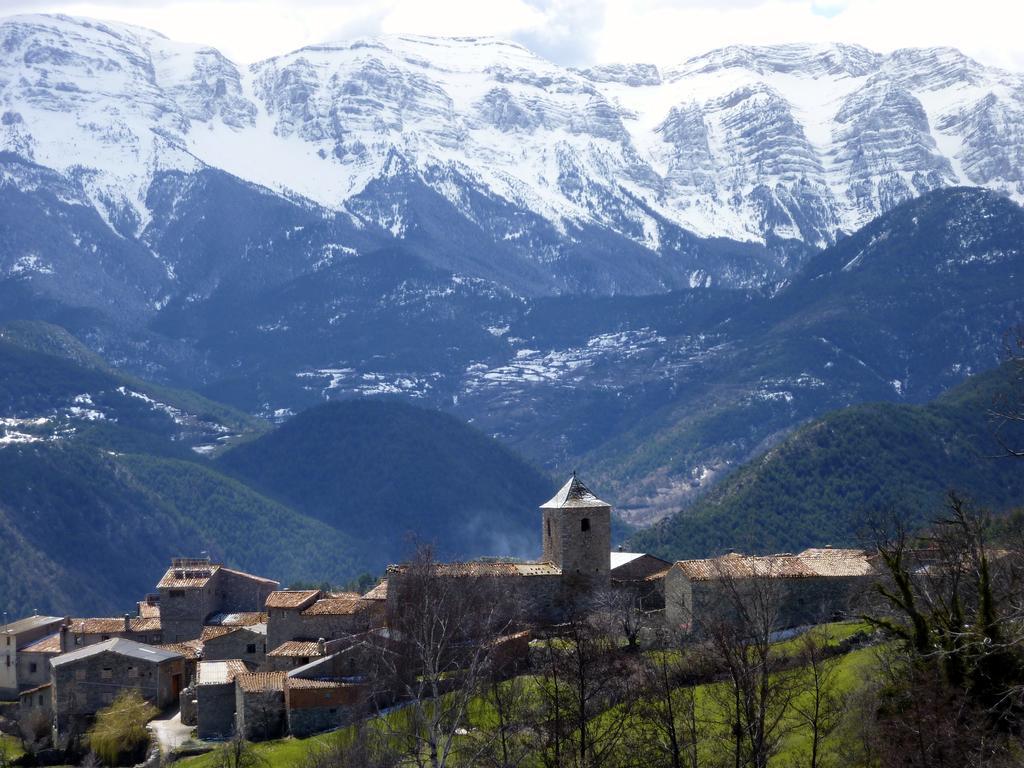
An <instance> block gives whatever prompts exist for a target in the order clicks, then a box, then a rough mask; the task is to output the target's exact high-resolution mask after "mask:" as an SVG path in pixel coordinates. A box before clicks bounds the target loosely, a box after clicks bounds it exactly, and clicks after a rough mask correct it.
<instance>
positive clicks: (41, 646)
mask: <svg viewBox="0 0 1024 768" xmlns="http://www.w3.org/2000/svg"><path fill="white" fill-rule="evenodd" d="M18 653H60V632H54V633H53V634H52V635H47V636H46V637H44V638H42V639H41V640H36V641H35V642H34V643H31V644H29V645H26V646H25V647H24V648H21V649H19V651H18Z"/></svg>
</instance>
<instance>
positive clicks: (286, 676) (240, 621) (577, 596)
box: [0, 474, 874, 738]
mask: <svg viewBox="0 0 1024 768" xmlns="http://www.w3.org/2000/svg"><path fill="white" fill-rule="evenodd" d="M611 516H612V507H611V505H610V504H608V503H607V502H605V501H602V500H601V499H600V498H598V497H597V496H596V495H595V494H594V493H593V492H592V491H590V490H589V489H588V488H587V487H586V486H585V485H584V484H583V483H582V482H581V481H580V480H579V478H577V477H576V475H575V474H574V475H573V476H572V477H571V478H569V480H568V481H567V482H566V483H565V485H564V486H562V488H561V489H559V491H558V492H557V493H556V494H555V495H554V497H552V498H551V499H550V500H549V501H547V502H546V503H544V504H543V505H541V507H540V516H539V518H540V519H539V523H540V547H539V549H540V552H541V555H540V558H539V559H537V560H536V561H531V562H522V561H517V560H478V561H472V562H449V563H432V564H431V565H430V568H431V574H430V575H431V578H434V579H440V580H442V581H441V583H442V584H444V585H448V586H449V587H451V588H452V589H455V590H458V589H459V588H461V587H463V586H464V585H468V584H471V583H477V584H479V583H487V584H489V585H491V586H494V587H497V589H496V590H495V591H494V592H493V593H492V594H500V595H501V596H502V601H501V606H502V607H501V610H505V609H507V610H508V611H509V612H510V616H509V617H510V619H512V621H510V629H509V632H510V634H508V635H507V636H506V637H503V638H501V639H500V641H496V642H498V643H499V644H500V647H501V649H502V654H503V655H504V656H507V658H506V659H504V660H503V662H502V663H503V664H505V665H507V668H508V669H512V668H515V667H517V666H518V665H521V664H523V663H526V659H527V657H528V647H529V646H528V643H529V637H530V631H531V630H532V629H534V628H537V627H541V626H547V627H550V625H553V624H557V623H559V622H561V621H564V620H565V618H566V616H567V612H568V611H569V610H570V609H571V608H572V607H573V606H577V605H589V604H590V602H589V601H590V599H591V598H594V597H599V596H601V595H603V594H610V595H615V594H616V593H618V594H628V595H630V596H631V597H632V598H633V599H634V600H635V602H634V605H635V606H636V607H638V608H640V609H642V610H644V611H647V612H648V613H649V614H650V615H651V616H652V617H661V619H662V620H663V621H664V622H665V624H667V625H668V626H671V627H675V628H678V629H682V630H684V631H692V632H699V631H700V628H701V622H702V620H703V619H704V618H705V617H706V616H707V615H709V614H710V613H711V612H713V611H714V610H715V608H716V594H718V592H717V590H718V589H719V588H720V586H721V584H722V583H723V580H724V579H727V578H734V579H737V578H738V579H747V578H753V577H758V578H766V579H769V580H770V581H771V583H773V584H778V586H779V589H780V593H781V594H783V595H784V599H783V606H784V607H783V610H782V616H783V621H784V622H785V623H786V624H788V625H791V626H796V625H799V624H804V623H809V622H813V621H816V620H820V619H830V618H832V617H833V616H834V615H836V614H842V613H843V612H845V611H848V610H850V608H851V606H852V605H853V604H854V602H855V600H856V597H857V595H858V594H859V593H860V592H861V591H863V589H864V587H865V585H866V583H867V581H868V580H870V579H871V578H872V577H873V575H874V570H873V568H872V566H871V562H870V560H869V558H868V556H867V554H866V553H864V552H860V551H855V550H839V549H831V548H824V549H809V550H806V551H804V552H801V553H799V554H797V555H790V554H784V555H773V556H769V557H749V556H743V555H738V554H729V555H725V556H723V557H720V558H712V559H706V560H683V561H679V562H675V563H671V562H668V561H665V560H662V559H660V558H657V557H654V556H653V555H649V554H645V553H642V552H622V551H612V550H611ZM413 575H414V566H413V565H411V564H399V565H392V566H389V567H388V569H387V576H386V578H385V579H383V580H381V582H380V583H378V584H377V585H376V586H375V587H374V588H373V589H371V590H370V591H369V592H367V593H366V594H363V595H360V594H358V593H354V592H327V591H325V590H320V589H280V588H279V587H280V585H279V584H278V582H276V581H273V580H271V579H266V578H263V577H260V576H254V575H252V574H248V573H243V572H241V571H237V570H233V569H231V568H228V567H226V566H224V565H222V564H219V563H214V562H212V561H210V560H209V559H208V558H176V559H174V560H173V561H172V562H171V565H170V568H168V569H167V571H166V573H164V575H163V576H162V578H161V579H160V580H159V582H158V583H157V585H156V592H155V593H153V594H150V595H147V596H145V597H144V599H142V600H141V601H139V603H138V608H137V613H138V615H137V616H124V617H121V618H78V619H67V618H58V617H29V618H28V619H23V620H21V621H19V622H14V623H12V624H9V625H6V626H5V627H4V629H3V631H2V632H0V653H3V654H4V659H5V660H4V661H0V689H5V690H7V691H9V692H11V693H12V694H14V693H17V694H20V704H21V706H22V708H23V709H26V710H28V709H45V710H47V711H49V712H50V713H51V714H52V717H53V723H54V729H55V732H56V734H57V735H58V737H64V736H67V735H69V734H74V733H80V732H82V729H83V728H85V727H86V726H87V725H88V723H89V721H90V720H91V719H92V718H93V717H94V716H95V713H96V712H97V711H98V710H99V709H101V708H103V707H105V706H107V705H109V704H110V702H111V701H113V699H114V697H115V696H116V695H117V693H118V692H120V691H122V690H125V689H128V688H134V689H136V690H139V691H140V692H141V693H142V694H143V696H144V697H145V698H147V699H148V700H149V701H151V702H153V703H154V704H156V705H157V706H159V707H161V708H168V707H173V706H180V709H181V718H182V722H183V723H186V724H189V725H194V726H195V727H196V728H197V730H198V734H199V736H200V737H201V738H223V737H226V736H228V735H230V734H232V733H236V732H238V733H244V734H245V735H246V736H247V737H248V738H270V737H273V736H278V735H281V734H284V733H292V734H296V735H305V734H308V733H313V732H315V731H318V730H323V729H325V728H330V727H336V726H337V725H339V724H340V723H343V722H346V721H347V720H350V719H352V718H353V717H356V716H357V715H358V713H359V712H360V711H362V709H361V708H362V707H364V706H365V705H366V704H367V702H369V701H371V697H372V701H373V702H374V703H376V704H377V705H380V704H381V703H384V704H387V703H389V702H391V701H393V700H394V697H395V696H397V695H398V693H397V690H392V691H389V690H383V691H382V690H379V689H376V688H375V689H374V690H373V692H372V693H371V691H370V690H369V687H368V685H367V680H368V679H370V678H371V677H372V675H371V674H370V673H371V672H372V670H373V668H374V665H377V664H380V663H381V653H382V652H383V653H385V654H391V656H390V657H389V658H391V659H392V660H399V659H400V655H401V654H402V653H403V646H402V640H401V633H400V632H399V631H398V630H396V629H395V627H396V625H395V624H394V618H395V617H396V616H399V615H400V613H399V612H400V611H401V609H402V607H403V605H404V600H405V597H404V596H405V595H407V594H408V590H409V589H410V588H411V579H412V578H413ZM481 580H483V582H482V581H481ZM505 600H507V605H506V603H505ZM403 674H404V673H403ZM409 674H415V671H414V670H411V671H409ZM0 692H2V690H0Z"/></svg>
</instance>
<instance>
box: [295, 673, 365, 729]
mask: <svg viewBox="0 0 1024 768" xmlns="http://www.w3.org/2000/svg"><path fill="white" fill-rule="evenodd" d="M365 697H366V691H365V689H364V688H363V686H359V685H338V686H334V687H331V688H312V689H309V688H291V687H289V686H287V685H286V687H285V709H286V711H287V716H288V732H289V733H290V734H291V735H292V736H295V737H298V738H302V737H304V736H309V735H310V734H313V733H317V732H319V731H326V730H328V729H330V728H336V727H337V726H339V725H344V724H346V723H349V722H352V721H353V720H355V719H356V717H357V716H358V713H359V711H360V706H361V705H362V703H363V702H364V700H365Z"/></svg>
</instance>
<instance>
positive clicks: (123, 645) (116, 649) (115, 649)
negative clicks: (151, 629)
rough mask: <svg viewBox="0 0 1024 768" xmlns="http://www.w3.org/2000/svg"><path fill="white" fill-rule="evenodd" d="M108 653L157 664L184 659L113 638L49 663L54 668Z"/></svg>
mask: <svg viewBox="0 0 1024 768" xmlns="http://www.w3.org/2000/svg"><path fill="white" fill-rule="evenodd" d="M108 652H109V653H116V654H117V655H119V656H128V657H130V658H133V659H139V660H140V661H152V662H154V663H157V664H159V663H160V662H162V661H169V660H171V659H183V658H184V656H182V655H181V654H180V653H176V652H174V651H168V650H165V649H163V648H157V647H156V646H153V645H146V644H144V643H137V642H135V641H134V640H127V639H125V638H123V637H115V638H112V639H111V640H104V641H103V642H102V643H96V644H95V645H88V646H86V647H85V648H81V649H79V650H77V651H71V652H70V653H62V654H61V655H60V656H58V657H56V658H55V659H53V660H52V661H51V662H50V663H51V664H53V666H55V667H59V666H61V665H62V664H67V663H69V662H72V661H78V660H79V659H87V658H89V657H90V656H98V655H99V654H101V653H108Z"/></svg>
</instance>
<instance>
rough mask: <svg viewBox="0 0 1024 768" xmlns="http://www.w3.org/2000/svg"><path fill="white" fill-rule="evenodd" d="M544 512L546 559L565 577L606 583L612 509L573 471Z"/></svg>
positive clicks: (545, 506) (542, 509) (543, 533)
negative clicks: (560, 570) (559, 569)
mask: <svg viewBox="0 0 1024 768" xmlns="http://www.w3.org/2000/svg"><path fill="white" fill-rule="evenodd" d="M541 512H542V513H543V521H542V525H543V526H544V528H543V531H542V536H543V540H544V555H543V560H544V561H546V562H549V563H554V564H555V565H557V566H558V567H559V568H561V569H562V576H563V577H564V578H578V579H582V580H587V581H592V582H597V583H600V584H602V585H603V584H606V583H607V582H608V578H609V577H608V571H609V566H610V558H611V554H610V553H611V540H612V532H611V527H612V508H611V505H610V504H608V503H607V502H604V501H601V500H600V499H599V498H597V496H595V495H594V494H593V493H591V491H590V489H589V488H587V486H585V485H584V484H583V483H581V482H580V481H579V479H578V478H577V477H576V473H575V472H573V475H572V477H571V478H569V482H567V483H566V484H565V485H563V486H562V488H561V490H560V491H559V492H558V493H556V494H555V495H554V498H552V499H551V500H550V501H548V502H547V503H546V504H543V505H542V506H541Z"/></svg>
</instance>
